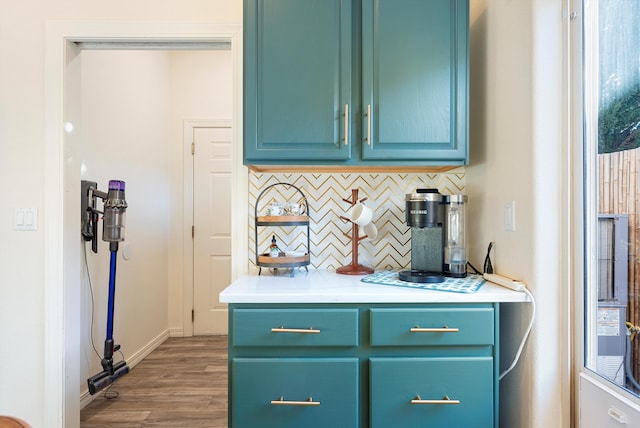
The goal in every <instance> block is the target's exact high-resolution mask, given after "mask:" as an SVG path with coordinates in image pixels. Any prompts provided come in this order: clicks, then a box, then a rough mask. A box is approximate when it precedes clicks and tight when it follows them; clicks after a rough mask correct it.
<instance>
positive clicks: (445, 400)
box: [411, 395, 460, 404]
mask: <svg viewBox="0 0 640 428" xmlns="http://www.w3.org/2000/svg"><path fill="white" fill-rule="evenodd" d="M411 404H460V400H452V399H451V398H449V396H448V395H445V396H444V397H443V398H442V400H423V399H422V398H420V396H419V395H416V398H414V399H413V400H411Z"/></svg>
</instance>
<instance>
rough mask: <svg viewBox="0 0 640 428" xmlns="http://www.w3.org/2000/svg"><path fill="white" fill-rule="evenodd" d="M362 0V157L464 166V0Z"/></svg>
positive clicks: (465, 21) (466, 68) (465, 73)
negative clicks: (415, 160)
mask: <svg viewBox="0 0 640 428" xmlns="http://www.w3.org/2000/svg"><path fill="white" fill-rule="evenodd" d="M362 4H363V10H362V31H363V37H362V98H363V103H362V104H363V107H364V108H363V110H364V115H365V119H364V120H363V123H364V131H363V134H364V144H363V146H362V158H363V159H367V160H369V159H377V160H394V159H398V160H402V159H404V160H406V159H421V160H434V161H442V162H443V163H466V160H467V158H468V150H467V146H468V145H467V141H468V136H467V127H468V126H467V124H468V120H467V96H468V89H467V88H468V83H467V82H468V72H467V70H468V66H467V58H468V26H469V25H468V6H467V5H468V1H467V0H363V3H362Z"/></svg>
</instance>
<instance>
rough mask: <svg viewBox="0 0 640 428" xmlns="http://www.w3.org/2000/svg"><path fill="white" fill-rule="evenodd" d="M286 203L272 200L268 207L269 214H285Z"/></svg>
mask: <svg viewBox="0 0 640 428" xmlns="http://www.w3.org/2000/svg"><path fill="white" fill-rule="evenodd" d="M283 214H284V204H283V203H282V202H271V205H269V206H268V207H267V215H283Z"/></svg>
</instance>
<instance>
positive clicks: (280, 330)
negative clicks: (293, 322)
mask: <svg viewBox="0 0 640 428" xmlns="http://www.w3.org/2000/svg"><path fill="white" fill-rule="evenodd" d="M271 332H272V333H303V334H320V330H318V329H314V328H313V327H309V328H284V326H280V327H277V328H276V327H274V328H272V329H271Z"/></svg>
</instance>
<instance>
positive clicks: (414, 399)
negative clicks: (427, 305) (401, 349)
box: [370, 357, 495, 428]
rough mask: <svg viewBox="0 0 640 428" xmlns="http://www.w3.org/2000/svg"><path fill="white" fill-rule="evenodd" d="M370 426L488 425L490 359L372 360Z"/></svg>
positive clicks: (481, 427)
mask: <svg viewBox="0 0 640 428" xmlns="http://www.w3.org/2000/svg"><path fill="white" fill-rule="evenodd" d="M370 367H371V373H370V376H371V403H370V405H371V406H370V411H371V427H372V428H377V427H429V428H460V427H474V428H493V427H494V425H495V424H494V413H493V409H494V406H493V359H492V358H491V357H468V358H371V365H370Z"/></svg>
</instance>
